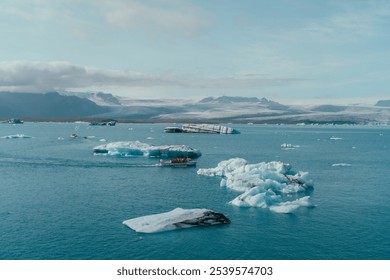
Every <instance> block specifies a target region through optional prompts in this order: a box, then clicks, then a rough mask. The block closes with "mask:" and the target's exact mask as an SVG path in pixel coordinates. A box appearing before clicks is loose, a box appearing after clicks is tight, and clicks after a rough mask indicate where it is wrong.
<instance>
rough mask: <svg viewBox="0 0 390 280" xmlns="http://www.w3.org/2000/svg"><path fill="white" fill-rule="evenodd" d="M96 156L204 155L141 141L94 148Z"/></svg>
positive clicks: (183, 146)
mask: <svg viewBox="0 0 390 280" xmlns="http://www.w3.org/2000/svg"><path fill="white" fill-rule="evenodd" d="M93 152H94V153H95V155H98V154H105V155H110V156H119V157H133V156H147V157H166V158H176V157H188V158H196V157H199V156H201V155H202V153H201V152H200V151H199V150H196V149H193V148H191V147H189V146H186V145H162V146H153V145H150V144H147V143H142V142H139V141H129V142H112V143H108V144H104V145H100V146H96V147H95V148H93Z"/></svg>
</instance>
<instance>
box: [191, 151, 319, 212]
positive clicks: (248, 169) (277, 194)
mask: <svg viewBox="0 0 390 280" xmlns="http://www.w3.org/2000/svg"><path fill="white" fill-rule="evenodd" d="M197 173H198V174H199V175H204V176H211V177H213V176H218V177H222V179H221V182H220V186H221V187H226V188H229V189H232V190H235V191H237V192H240V193H241V194H240V195H239V196H237V197H236V198H235V199H233V200H232V201H230V202H229V203H230V204H232V205H235V206H238V207H260V208H268V209H269V210H271V211H273V212H277V213H291V212H293V211H294V210H296V209H297V208H299V207H301V206H308V207H309V206H313V204H312V203H311V202H310V196H304V197H301V198H297V199H295V200H293V199H294V198H295V197H297V196H299V195H301V194H307V193H308V192H310V191H312V189H313V182H312V180H311V179H310V178H309V173H308V172H303V171H295V170H294V169H293V168H292V166H291V165H290V164H288V163H283V162H280V161H272V162H260V163H255V164H250V163H249V162H248V161H247V160H245V159H242V158H232V159H229V160H224V161H221V162H220V163H218V165H217V167H215V168H207V169H205V168H204V169H199V170H198V171H197Z"/></svg>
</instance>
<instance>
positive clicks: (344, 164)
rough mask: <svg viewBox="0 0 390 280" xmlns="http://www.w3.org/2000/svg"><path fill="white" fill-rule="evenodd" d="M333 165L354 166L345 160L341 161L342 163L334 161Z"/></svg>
mask: <svg viewBox="0 0 390 280" xmlns="http://www.w3.org/2000/svg"><path fill="white" fill-rule="evenodd" d="M332 166H344V167H346V166H352V164H350V163H344V162H341V163H333V164H332Z"/></svg>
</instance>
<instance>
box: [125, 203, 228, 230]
mask: <svg viewBox="0 0 390 280" xmlns="http://www.w3.org/2000/svg"><path fill="white" fill-rule="evenodd" d="M229 223H230V220H229V219H228V218H227V217H226V216H225V215H223V214H221V213H217V212H214V211H211V210H209V209H204V208H203V209H200V208H196V209H183V208H176V209H174V210H172V211H170V212H165V213H160V214H154V215H148V216H143V217H138V218H134V219H130V220H126V221H124V222H123V224H124V225H126V226H128V227H129V228H131V229H133V230H135V231H137V232H143V233H155V232H161V231H169V230H175V229H182V228H190V227H196V226H202V227H209V226H215V225H223V224H229Z"/></svg>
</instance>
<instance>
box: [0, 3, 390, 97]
mask: <svg viewBox="0 0 390 280" xmlns="http://www.w3.org/2000/svg"><path fill="white" fill-rule="evenodd" d="M389 27H390V1H387V0H365V1H362V0H323V1H319V0H318V1H314V0H275V1H268V0H264V1H263V0H243V1H236V0H196V1H195V0H193V1H190V0H188V1H184V0H143V1H142V0H110V1H106V0H2V1H1V2H0V36H1V43H0V91H11V92H49V91H74V92H99V91H101V92H106V93H112V94H114V95H119V96H126V97H129V98H164V99H192V100H199V99H201V98H204V97H208V96H222V95H229V96H250V97H259V98H261V97H266V98H269V99H272V100H274V101H278V102H281V103H285V104H320V103H321V104H356V103H366V104H374V103H375V102H376V101H377V100H380V99H390V31H389V30H390V28H389Z"/></svg>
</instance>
